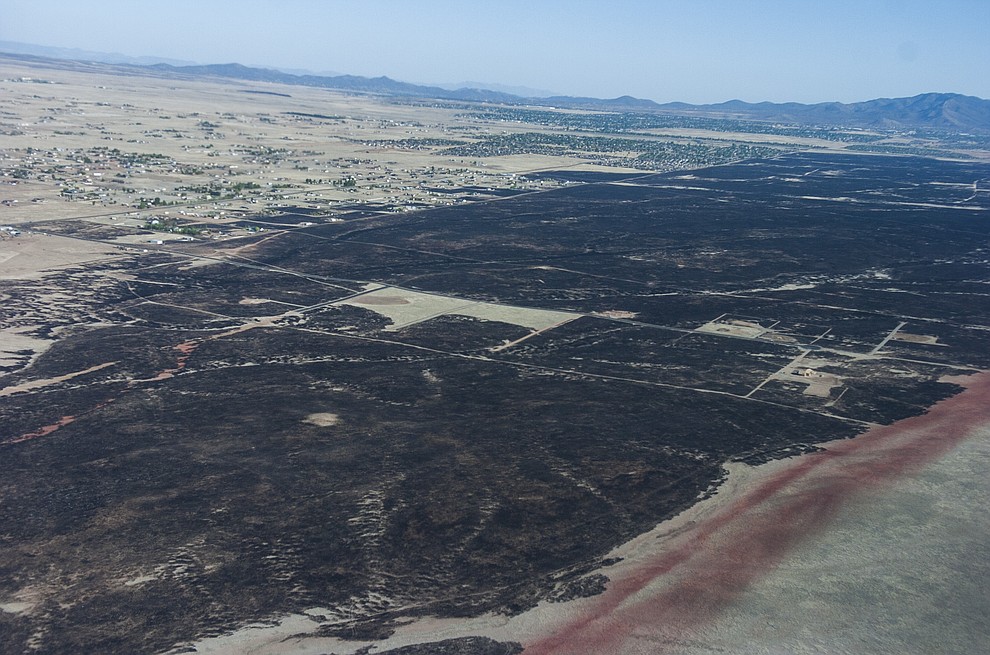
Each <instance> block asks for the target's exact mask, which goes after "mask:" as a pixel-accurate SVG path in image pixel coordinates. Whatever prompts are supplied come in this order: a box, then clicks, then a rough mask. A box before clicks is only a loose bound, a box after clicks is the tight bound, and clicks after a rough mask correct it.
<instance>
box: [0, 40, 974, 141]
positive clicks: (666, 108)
mask: <svg viewBox="0 0 990 655" xmlns="http://www.w3.org/2000/svg"><path fill="white" fill-rule="evenodd" d="M5 45H7V46H11V45H13V44H9V43H6V42H0V52H4V46H5ZM35 48H36V49H35V51H33V52H31V53H24V52H12V53H9V54H6V55H5V56H8V57H13V58H17V59H25V60H39V59H41V60H53V59H56V60H71V61H75V62H81V63H82V62H99V63H101V64H102V65H103V66H104V67H109V68H111V69H115V70H116V72H118V73H121V74H126V73H131V74H145V75H149V74H150V75H156V76H161V77H204V76H206V77H221V78H226V79H236V80H250V81H256V82H271V83H278V84H288V85H300V86H309V87H319V88H326V89H336V90H341V91H347V92H354V93H371V94H377V95H386V96H398V97H410V98H430V99H438V100H452V101H461V102H488V103H500V104H508V105H527V106H540V107H557V108H562V109H588V110H594V111H618V112H662V113H668V114H677V115H696V116H707V117H720V118H735V119H743V120H757V121H771V122H775V123H787V124H798V125H821V126H845V127H856V128H866V129H870V128H873V129H918V128H922V129H936V130H951V131H954V132H973V133H981V134H982V133H990V100H985V99H982V98H977V97H974V96H966V95H962V94H958V93H923V94H920V95H916V96H912V97H909V98H878V99H875V100H867V101H864V102H854V103H841V102H822V103H816V104H802V103H797V102H786V103H773V102H759V103H748V102H743V101H741V100H730V101H728V102H722V103H718V104H707V105H692V104H687V103H682V102H670V103H664V104H660V103H657V102H654V101H652V100H645V99H641V98H633V97H631V96H621V97H618V98H611V99H603V98H590V97H574V96H551V97H525V96H520V95H515V94H513V93H508V92H506V91H497V90H493V89H490V88H488V89H484V88H471V87H465V88H457V89H449V88H443V87H440V86H426V85H420V84H412V83H409V82H400V81H397V80H393V79H391V78H389V77H384V76H382V77H361V76H357V75H316V74H309V73H303V74H297V73H289V72H285V71H279V70H274V69H269V68H257V67H249V66H244V65H241V64H234V63H232V64H208V65H195V64H194V65H188V64H185V63H180V62H173V61H163V60H160V59H159V60H148V59H144V58H137V59H135V58H129V57H124V56H122V55H104V56H102V57H96V56H95V55H96V54H98V53H88V52H82V51H79V52H76V51H73V50H64V49H52V48H45V47H42V46H37V47H35ZM10 49H14V48H10ZM43 52H47V54H46V55H42V54H41V53H43ZM106 72H112V71H106Z"/></svg>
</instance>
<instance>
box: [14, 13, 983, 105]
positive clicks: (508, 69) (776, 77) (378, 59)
mask: <svg viewBox="0 0 990 655" xmlns="http://www.w3.org/2000/svg"><path fill="white" fill-rule="evenodd" d="M0 40H3V41H17V42H23V43H33V44H38V45H46V46H57V47H65V48H80V49H84V50H91V51H98V52H114V53H121V54H125V55H129V56H156V57H168V58H173V59H180V60H188V61H193V62H196V63H203V64H210V63H231V62H237V63H241V64H245V65H251V66H262V67H269V68H281V69H306V70H311V71H315V72H327V71H332V72H336V73H348V74H352V75H363V76H368V77H377V76H379V75H387V76H388V77H391V78H393V79H398V80H402V81H406V82H415V83H457V82H462V81H476V82H485V83H498V84H505V85H520V86H527V87H530V88H535V89H546V90H549V91H552V92H554V93H559V94H565V95H580V96H594V97H600V98H614V97H617V96H621V95H631V96H635V97H638V98H649V99H651V100H655V101H658V102H668V101H682V102H692V103H711V102H722V101H726V100H732V99H740V100H746V101H749V102H759V101H771V102H787V101H794V102H809V103H810V102H826V101H832V100H836V101H840V102H856V101H862V100H869V99H873V98H879V97H904V96H912V95H916V94H919V93H926V92H951V93H963V94H966V95H975V96H979V97H982V98H990V1H988V0H818V1H812V0H487V1H484V2H482V1H478V0H473V1H468V0H463V1H459V2H458V1H454V0H405V1H400V0H325V1H318V0H267V1H266V0H164V1H162V0H157V1H155V2H150V1H147V0H69V1H66V0H56V1H53V0H0Z"/></svg>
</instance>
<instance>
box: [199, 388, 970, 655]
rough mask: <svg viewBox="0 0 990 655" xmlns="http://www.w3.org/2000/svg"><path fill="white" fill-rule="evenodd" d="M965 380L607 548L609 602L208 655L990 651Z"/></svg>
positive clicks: (288, 628)
mask: <svg viewBox="0 0 990 655" xmlns="http://www.w3.org/2000/svg"><path fill="white" fill-rule="evenodd" d="M968 383H969V384H970V385H971V388H970V389H969V390H968V391H967V392H965V393H964V394H962V395H960V396H957V397H955V398H953V399H950V400H948V401H944V402H942V403H940V404H939V405H936V407H935V408H933V410H932V411H931V412H930V413H929V414H928V415H926V416H923V417H917V418H914V419H908V420H906V421H902V422H900V423H898V424H897V425H895V426H890V427H884V428H877V429H874V430H871V431H870V432H868V433H865V434H863V435H861V436H860V437H857V438H856V439H852V440H848V441H838V442H833V443H832V444H829V445H828V447H827V449H826V450H825V451H824V452H820V453H813V454H810V455H804V456H801V457H796V458H791V459H788V460H780V461H775V462H770V463H768V464H764V465H761V466H758V467H750V466H747V465H745V464H731V465H729V466H728V467H727V468H728V471H729V477H728V479H727V480H726V482H725V483H724V484H723V485H722V486H721V487H720V489H719V491H718V493H717V494H715V495H714V496H713V497H712V498H709V499H707V500H704V501H702V502H700V503H698V504H697V505H695V506H694V507H692V508H691V509H689V510H687V511H685V512H683V513H682V514H680V515H679V516H677V517H675V518H674V519H672V520H670V521H666V522H664V523H662V524H660V525H658V526H657V527H656V528H655V529H654V530H652V531H650V532H648V533H646V534H644V535H641V536H639V537H637V538H636V539H634V540H632V541H630V542H628V543H626V544H624V545H622V546H620V547H619V548H617V549H615V551H613V552H612V553H611V554H610V555H609V556H610V557H622V558H623V560H622V561H621V562H619V563H618V564H616V565H614V566H611V567H608V568H606V569H603V572H604V573H606V574H607V575H608V576H609V578H610V580H611V582H610V583H609V586H608V589H607V590H606V592H605V593H604V594H601V595H600V596H596V597H592V598H587V599H580V600H577V601H572V602H569V603H560V604H546V603H545V604H541V605H540V606H539V607H537V608H535V609H533V610H531V611H529V612H526V613H524V614H521V615H519V616H515V617H511V618H509V617H504V616H491V615H488V616H482V617H477V618H473V619H419V620H416V621H411V622H410V623H409V624H408V625H406V626H404V627H402V628H400V629H399V630H398V631H397V632H396V633H395V634H394V635H393V636H392V637H391V638H389V639H388V640H385V641H383V642H377V643H374V644H372V643H371V642H343V641H339V640H335V639H326V638H316V637H310V636H306V633H311V632H313V631H314V630H315V629H316V627H317V622H316V620H315V619H313V618H310V616H308V615H293V616H289V617H285V618H284V619H283V621H282V622H281V623H280V624H279V625H277V626H258V627H253V628H245V629H243V630H240V631H238V632H236V633H234V634H232V635H227V636H224V637H219V638H215V639H208V640H204V641H201V642H198V643H197V644H196V649H197V650H196V652H199V653H212V654H229V655H233V654H234V653H255V654H259V655H260V654H270V655H275V654H279V655H310V654H313V655H315V654H317V653H329V652H333V653H338V654H341V655H343V654H352V653H356V652H358V651H360V650H361V649H362V648H365V647H368V646H372V648H373V650H372V651H371V652H375V651H376V650H378V649H380V650H385V649H388V648H396V647H400V646H404V645H409V644H415V643H425V642H431V641H438V640H442V639H449V638H454V637H460V636H467V635H484V636H489V637H492V638H494V639H498V640H502V641H518V642H522V643H523V644H525V645H526V653H529V654H530V655H535V654H546V653H561V654H562V653H570V654H578V653H587V654H592V653H594V654H599V653H617V654H624V655H645V654H647V653H649V654H655V655H659V654H668V653H669V654H676V655H702V654H708V653H733V654H737V653H739V654H753V655H757V654H759V655H764V654H766V655H770V654H778V653H788V654H800V653H820V654H824V653H828V654H836V653H849V654H850V655H853V654H855V655H862V654H867V653H869V654H876V655H881V654H882V655H886V654H890V655H894V654H898V655H902V654H914V653H916V654H918V655H922V654H946V655H948V654H950V653H951V654H959V655H961V654H966V655H968V654H970V653H972V654H973V655H976V654H977V653H983V652H985V645H986V644H987V643H990V627H988V625H987V623H986V621H985V617H986V616H987V615H988V614H990V595H988V593H987V591H986V589H987V587H986V581H987V579H988V577H990V546H988V544H987V542H986V534H987V533H988V531H990V519H988V518H987V515H986V511H985V508H986V506H987V504H988V503H990V478H987V476H986V475H985V471H986V470H987V468H988V467H990V410H987V409H986V408H987V404H986V399H987V396H988V395H990V374H982V375H981V376H977V377H974V378H969V379H968ZM310 613H311V614H313V615H318V614H320V613H321V611H320V610H319V609H318V608H314V609H313V610H312V611H311V612H310ZM362 652H363V651H362Z"/></svg>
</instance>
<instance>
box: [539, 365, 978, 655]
mask: <svg viewBox="0 0 990 655" xmlns="http://www.w3.org/2000/svg"><path fill="white" fill-rule="evenodd" d="M966 385H967V389H966V391H964V392H963V393H961V394H958V395H956V396H954V397H952V398H949V399H947V400H944V401H942V402H940V403H938V404H936V405H935V406H934V407H932V408H931V410H930V411H929V412H928V413H927V414H925V415H922V416H917V417H914V418H910V419H906V420H903V421H899V422H897V423H896V424H894V425H891V426H884V427H879V428H874V429H871V430H870V431H869V432H866V433H864V434H862V435H860V436H859V437H856V438H855V439H850V440H848V441H844V442H841V443H838V444H835V445H834V446H831V447H829V449H828V450H826V451H822V452H818V453H813V454H810V455H806V456H803V457H801V458H798V459H796V460H795V461H794V463H793V464H792V465H790V466H787V467H786V468H784V469H782V470H780V471H778V472H777V473H775V474H774V475H773V476H772V477H770V478H769V479H767V480H765V481H763V482H762V483H760V484H759V486H757V487H756V488H754V489H752V490H750V491H748V492H746V493H744V494H743V495H742V496H741V497H739V498H738V499H736V500H735V501H733V502H731V503H730V504H729V505H728V506H726V507H725V508H724V509H722V510H721V511H719V512H718V513H716V514H714V515H713V516H712V517H711V518H709V519H706V520H705V521H704V522H702V523H700V524H698V525H697V526H695V527H694V528H693V529H692V531H691V532H690V533H689V534H688V535H687V537H686V538H685V539H684V540H682V541H679V542H676V543H675V544H673V545H672V546H671V547H670V548H669V549H667V550H664V551H662V552H658V553H657V554H656V556H655V557H654V558H653V559H652V560H650V561H648V562H646V563H645V564H643V565H642V566H639V567H638V568H637V569H636V570H633V571H631V572H629V573H627V574H622V575H621V576H620V577H617V578H616V579H614V580H612V581H611V582H610V583H609V585H608V589H607V590H606V591H605V592H604V593H603V594H602V595H601V596H598V597H597V602H595V603H594V605H593V606H592V607H591V608H590V609H589V610H588V611H586V612H585V614H584V615H583V616H580V617H578V618H576V619H574V620H572V621H571V622H570V623H568V624H565V625H564V626H563V627H561V628H559V629H557V630H555V631H554V633H553V634H551V635H547V636H545V637H542V638H538V639H536V640H534V641H533V642H531V643H529V644H528V645H527V646H526V649H525V655H550V654H560V655H563V654H565V653H566V654H568V655H577V654H582V653H588V654H591V653H595V654H598V653H619V652H621V651H622V646H623V643H624V642H626V640H627V639H629V637H630V636H632V635H634V634H636V633H639V634H641V635H643V636H644V637H645V638H647V639H649V640H650V642H651V643H652V646H651V652H653V653H662V652H664V650H665V646H664V645H665V644H675V643H677V642H678V641H680V640H681V639H683V638H684V637H686V636H688V633H689V631H690V630H691V629H692V628H697V627H698V626H700V625H702V624H705V623H707V622H708V621H710V620H712V619H714V618H715V617H716V614H717V612H718V611H719V610H720V609H722V608H724V607H725V606H726V604H728V603H729V602H731V601H732V600H733V599H735V598H737V597H738V596H739V594H741V593H742V592H743V591H744V590H745V589H746V588H747V587H748V586H749V585H751V584H752V583H753V582H754V581H756V580H758V579H759V578H761V577H762V576H764V575H766V574H767V573H768V572H769V571H770V570H772V569H773V568H774V567H775V566H776V565H777V564H778V563H779V562H780V561H781V560H782V559H783V558H784V557H785V556H786V555H787V554H788V553H789V552H790V551H791V550H792V549H793V548H794V547H795V546H796V545H797V544H799V543H800V542H801V541H803V540H805V539H806V538H808V537H809V536H812V535H814V534H816V533H819V532H821V531H822V530H823V529H824V528H825V527H826V526H827V524H828V523H829V521H830V520H831V519H832V518H833V517H834V516H835V514H836V512H837V510H838V509H839V508H840V507H841V506H842V505H843V504H844V503H846V502H848V501H850V500H852V499H853V498H854V497H856V496H858V495H860V494H862V493H864V492H868V491H873V490H876V489H878V488H880V487H882V486H884V485H887V484H889V483H891V482H893V481H895V480H897V479H898V478H899V477H901V476H904V475H906V474H909V473H912V472H915V471H918V470H920V469H921V468H922V467H923V466H924V465H926V464H928V463H930V462H933V461H935V460H936V459H938V458H940V457H941V456H943V455H945V454H946V453H948V452H949V451H950V450H952V449H953V448H954V447H956V446H957V445H958V444H960V443H961V442H962V441H964V440H965V439H966V438H967V437H968V436H969V435H970V434H972V433H973V431H974V430H975V429H976V428H977V427H979V426H980V425H981V424H987V423H990V374H988V373H982V374H980V375H978V376H973V377H971V378H968V379H967V380H966Z"/></svg>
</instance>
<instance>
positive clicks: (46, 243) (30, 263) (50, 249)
mask: <svg viewBox="0 0 990 655" xmlns="http://www.w3.org/2000/svg"><path fill="white" fill-rule="evenodd" d="M120 254H121V251H120V250H118V249H116V248H114V247H113V246H109V245H105V244H102V243H93V242H90V241H80V240H78V239H69V238H66V237H60V236H55V235H52V234H47V235H46V234H42V233H37V232H32V233H22V234H21V235H20V236H17V237H14V238H8V239H3V240H2V241H0V280H29V279H38V278H40V277H43V276H45V275H48V274H53V273H57V272H58V271H60V270H62V269H65V268H66V267H68V266H72V265H75V264H85V263H90V262H94V261H99V260H103V259H107V258H110V257H114V256H119V255H120Z"/></svg>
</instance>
